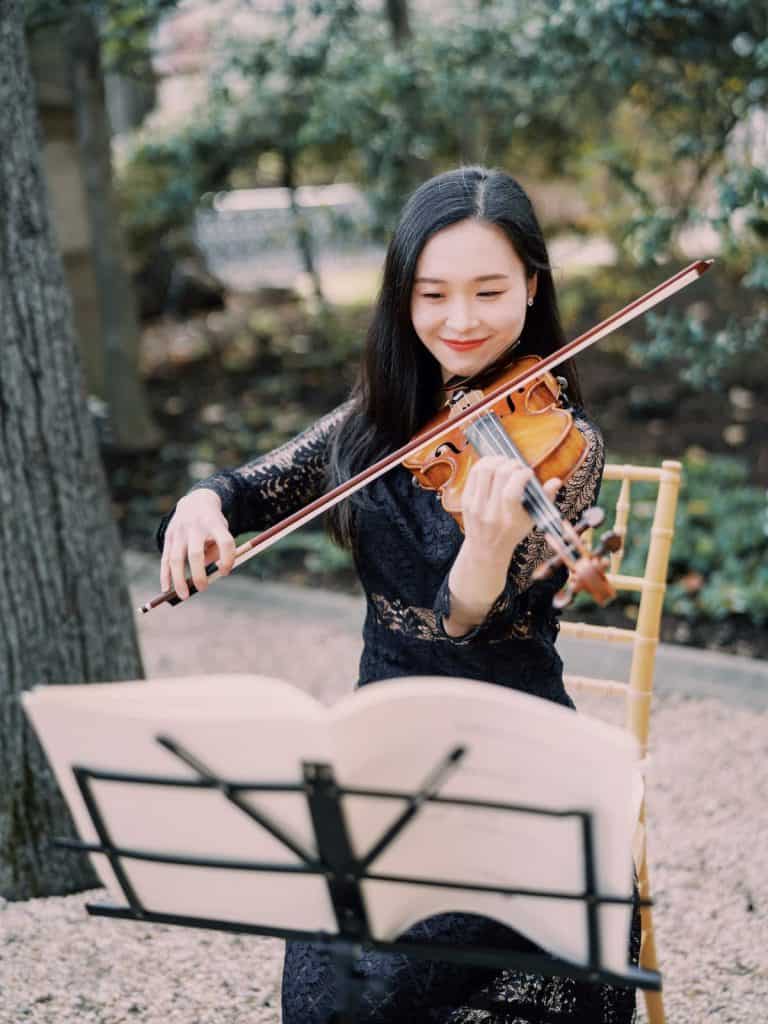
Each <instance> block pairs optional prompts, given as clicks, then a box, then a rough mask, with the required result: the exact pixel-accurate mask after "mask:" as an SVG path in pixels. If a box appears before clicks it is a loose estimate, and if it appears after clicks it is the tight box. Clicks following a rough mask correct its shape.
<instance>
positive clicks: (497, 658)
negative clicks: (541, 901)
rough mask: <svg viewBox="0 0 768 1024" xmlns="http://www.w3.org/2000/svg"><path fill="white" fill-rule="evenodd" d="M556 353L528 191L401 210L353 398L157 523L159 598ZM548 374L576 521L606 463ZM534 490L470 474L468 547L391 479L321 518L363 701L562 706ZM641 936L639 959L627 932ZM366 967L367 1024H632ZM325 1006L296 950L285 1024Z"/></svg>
mask: <svg viewBox="0 0 768 1024" xmlns="http://www.w3.org/2000/svg"><path fill="white" fill-rule="evenodd" d="M564 340H565V339H564V337H563V332H562V328H561V325H560V320H559V315H558V309H557V301H556V297H555V291H554V285H553V281H552V275H551V271H550V268H549V260H548V256H547V250H546V246H545V243H544V239H543V237H542V234H541V229H540V228H539V225H538V222H537V220H536V216H535V214H534V211H533V208H532V206H531V203H530V201H529V199H528V197H527V196H526V194H525V192H524V191H523V189H522V188H521V187H520V185H519V184H518V183H517V182H516V181H515V180H514V179H513V178H511V177H510V176H509V175H507V174H505V173H503V172H501V171H497V170H487V169H485V168H481V167H468V168H460V169H458V170H455V171H450V172H447V173H445V174H441V175H438V176H437V177H435V178H432V179H431V180H429V181H427V182H426V183H425V184H423V185H422V186H421V187H420V188H419V189H417V190H416V192H415V193H414V194H413V195H412V196H411V197H410V199H409V200H408V202H407V203H406V205H405V208H404V210H403V212H402V215H401V218H400V222H399V224H398V226H397V228H396V230H395V233H394V236H393V238H392V240H391V243H390V245H389V249H388V252H387V258H386V263H385V268H384V279H383V283H382V288H381V293H380V296H379V299H378V302H377V305H376V308H375V311H374V314H373V318H372V322H371V325H370V328H369V331H368V335H367V341H366V346H365V350H364V353H363V358H362V363H361V367H360V372H359V375H358V380H357V383H356V385H355V387H354V389H353V391H352V395H351V397H350V399H349V400H348V401H347V402H345V403H344V404H343V405H341V406H339V407H338V408H337V409H335V410H333V411H332V412H331V413H329V414H328V415H326V416H324V417H323V418H322V419H320V420H319V421H318V422H317V423H315V424H314V425H313V426H311V427H310V428H309V429H308V430H306V431H304V433H302V434H300V435H299V436H298V437H297V438H295V439H294V440H292V441H290V442H288V443H287V444H285V445H283V446H282V447H280V448H278V449H276V450H275V451H273V452H270V453H268V454H267V455H264V456H261V457H260V458H257V459H255V460H253V461H252V462H249V463H248V464H246V465H245V466H242V467H240V468H239V469H237V470H234V471H224V472H220V473H216V474H215V475H214V476H212V477H210V478H208V479H207V480H203V481H201V482H200V483H199V484H196V485H195V487H194V488H193V489H192V491H191V492H190V493H189V494H188V495H187V496H186V497H184V498H182V500H181V501H180V502H179V504H178V505H177V507H176V509H175V511H174V513H172V518H171V517H167V518H166V519H165V520H164V521H163V524H162V525H161V528H160V531H159V534H158V541H159V544H160V546H161V547H162V549H163V556H162V563H161V586H162V587H163V589H164V590H165V589H167V588H169V587H170V585H171V583H172V584H173V586H174V587H175V589H176V592H177V593H178V594H179V596H180V597H182V598H185V597H186V596H187V595H188V587H187V584H186V582H185V578H184V574H185V566H186V563H187V562H188V563H189V568H190V570H191V575H192V579H193V581H194V583H195V586H196V587H197V588H198V589H201V590H202V589H204V588H205V586H206V577H205V574H204V567H205V565H206V564H207V563H209V562H211V561H212V560H217V561H218V562H219V565H220V567H221V568H222V570H223V572H224V573H226V572H228V571H229V570H230V568H231V566H232V562H233V557H234V547H235V545H234V540H233V535H235V536H236V535H237V534H239V533H243V532H246V531H252V530H262V529H265V528H266V527H267V526H269V525H271V524H272V523H274V522H277V521H279V520H280V519H282V518H284V517H285V516H286V515H288V514H289V513H291V512H293V511H295V510H296V509H298V508H301V507H303V506H304V505H306V504H307V503H308V502H310V501H311V500H312V499H314V498H316V497H317V496H318V495H320V494H322V493H323V492H324V491H325V490H326V489H328V488H329V487H331V486H334V485H335V484H337V483H339V482H341V481H343V480H347V479H349V477H351V476H352V475H353V474H354V473H355V472H357V471H359V470H361V469H363V468H365V467H366V466H369V465H371V464H372V463H373V462H374V461H375V460H376V459H377V458H379V457H380V456H382V455H384V454H386V453H387V452H390V451H393V450H394V449H396V448H398V447H400V446H401V445H403V444H405V443H406V442H407V441H408V440H409V439H410V438H411V437H412V436H413V435H414V434H415V433H416V432H417V431H418V429H419V428H421V427H423V426H424V424H425V423H426V422H427V421H428V420H429V419H430V418H431V417H432V416H433V415H434V414H435V413H436V412H437V411H438V409H439V408H440V407H441V406H442V405H443V404H444V403H445V401H446V397H447V396H448V395H450V392H451V391H452V389H454V388H455V387H456V386H457V385H459V384H462V385H464V384H466V383H467V381H471V382H472V383H475V384H478V385H479V384H481V383H482V382H483V380H485V379H488V378H491V377H492V376H493V374H494V373H495V372H497V371H498V369H499V368H500V367H502V366H505V365H506V364H507V363H508V362H510V361H511V360H513V359H517V358H518V357H520V356H523V355H529V354H535V355H541V356H543V355H547V354H548V353H550V352H552V351H554V350H555V349H558V348H560V347H561V346H562V344H563V343H564ZM559 372H560V373H562V374H563V375H564V377H565V378H566V380H567V388H568V395H569V398H570V401H571V402H572V403H573V405H574V413H575V422H576V425H577V427H578V429H579V430H580V431H581V432H582V433H583V435H584V437H585V438H586V440H587V452H586V457H585V458H584V459H583V461H582V463H581V464H580V466H579V467H578V469H577V470H576V472H575V473H574V474H573V475H572V476H571V478H570V479H569V480H568V482H567V484H566V486H565V487H561V488H559V481H549V482H548V483H547V484H546V485H545V489H546V490H547V492H548V494H549V496H550V498H553V499H555V498H556V500H557V504H558V506H559V508H560V510H561V512H562V514H563V515H564V516H566V517H567V518H569V519H571V520H575V519H576V518H577V517H578V516H579V514H580V513H581V512H582V511H583V510H584V509H585V508H587V507H589V506H590V505H592V504H593V503H594V501H595V498H596V496H597V491H598V488H599V481H600V477H601V472H602V466H603V445H602V439H601V437H600V434H599V431H598V430H597V428H596V427H595V426H594V424H592V423H591V422H590V420H589V419H588V418H587V417H586V415H585V414H584V413H583V412H582V411H581V409H580V393H579V387H578V381H577V379H576V375H575V371H574V368H573V367H572V366H570V365H568V364H565V365H564V366H563V367H561V369H560V371H559ZM529 477H530V470H528V469H526V468H525V467H521V466H519V465H516V464H514V463H513V461H512V460H510V459H509V458H506V457H504V456H486V457H484V458H481V459H479V460H478V461H477V463H476V464H475V465H474V467H473V468H472V470H471V472H470V474H469V477H468V480H467V484H466V487H465V490H464V492H463V497H462V514H463V522H464V533H463V534H462V532H461V530H460V529H459V527H458V525H457V524H456V522H455V520H454V519H453V518H452V517H451V516H450V515H449V514H448V513H447V512H445V510H444V509H443V508H442V506H441V504H440V502H439V500H438V499H437V498H436V496H435V494H434V492H431V491H426V490H422V489H420V488H418V487H415V486H414V483H413V477H412V475H411V473H410V472H409V471H408V470H406V469H404V468H403V467H402V466H397V467H396V468H394V469H392V470H391V471H390V472H389V473H387V474H385V475H384V476H383V477H380V478H379V479H378V480H376V481H375V482H374V483H372V484H370V485H369V486H368V487H367V488H365V489H364V490H363V491H361V492H358V494H356V495H354V496H353V497H352V498H350V499H347V501H346V502H344V503H342V504H341V505H339V506H336V507H335V508H334V509H333V510H332V511H331V512H330V513H329V518H328V528H329V531H330V533H331V536H332V537H333V538H334V539H335V540H336V541H337V542H338V543H339V544H341V545H343V546H346V547H348V548H349V549H350V550H351V551H352V552H353V556H354V559H355V564H356V567H357V570H358V573H359V576H360V581H361V583H362V586H363V589H364V591H365V594H366V599H367V616H366V620H365V625H364V629H363V639H364V647H363V653H362V657H361V661H360V674H359V679H358V685H360V686H362V685H365V684H367V683H370V682H373V681H376V680H382V679H387V678H393V677H398V676H408V675H451V676H460V677H463V678H468V679H480V680H485V681H487V682H494V683H498V684H500V685H502V686H511V687H514V688H515V689H518V690H523V691H525V692H527V693H531V694H535V695H538V696H540V697H543V698H545V699H547V700H552V701H555V702H557V703H559V704H564V705H567V706H570V707H573V704H572V702H571V700H570V698H569V696H568V694H567V693H566V691H565V689H564V686H563V678H562V662H561V660H560V658H559V656H558V654H557V651H556V649H555V639H556V635H557V630H558V625H557V620H556V617H555V614H554V612H553V610H552V605H551V602H552V597H553V595H554V593H555V591H556V590H557V589H558V588H559V587H560V586H561V585H562V583H563V582H564V575H565V574H564V571H561V573H559V574H557V575H556V577H555V578H553V579H552V580H548V581H543V582H542V581H540V582H532V573H533V570H534V568H535V567H536V565H537V564H538V563H539V562H540V561H541V560H542V558H544V557H545V556H546V554H547V545H546V541H545V540H544V539H543V537H541V536H540V535H539V534H538V533H537V532H533V533H532V532H531V531H532V527H533V523H532V521H531V519H530V517H529V515H528V513H527V512H526V511H525V509H524V507H523V505H522V502H521V498H522V494H523V489H524V487H525V483H526V481H527V480H528V479H529ZM558 488H559V491H558ZM636 916H637V915H636ZM633 931H634V933H635V934H634V935H633V947H635V946H636V945H637V934H636V932H637V926H636V927H635V928H634V929H633ZM407 934H408V935H409V936H419V937H421V938H426V939H430V940H434V941H440V940H443V939H448V940H450V939H453V940H454V941H461V942H462V943H467V942H475V943H481V944H488V945H494V944H496V945H497V944H499V943H500V942H504V941H507V942H510V941H512V940H511V938H510V937H511V934H512V933H510V932H508V931H507V930H506V929H503V928H501V926H500V925H496V924H494V923H493V922H490V921H487V920H485V919H483V918H477V917H473V916H471V915H467V914H445V915H441V916H440V917H438V918H433V919H431V920H430V921H428V922H422V923H421V924H420V925H417V926H416V927H415V928H413V929H411V930H410V931H409V932H408V933H407ZM518 945H521V944H520V943H518ZM634 955H636V950H635V949H634V948H633V956H634ZM361 969H362V971H363V973H364V974H366V975H368V976H370V977H371V978H372V979H373V978H375V979H376V985H375V986H372V987H371V988H370V989H369V991H368V993H367V995H366V998H365V1003H364V1010H363V1011H361V1013H360V1015H359V1017H358V1019H359V1020H360V1021H361V1024H362V1022H366V1024H373V1022H376V1024H388V1022H394V1021H397V1022H400V1024H402V1022H404V1021H413V1022H417V1021H418V1022H420V1024H421V1022H426V1021H435V1022H437V1021H440V1022H443V1021H445V1022H447V1021H451V1022H455V1024H457V1022H459V1021H465V1020H467V1021H468V1020H472V1021H479V1020H489V1019H490V1020H493V1019H495V1018H493V1017H492V1016H491V1017H490V1018H489V1017H488V1016H487V1015H484V1014H482V1013H479V1012H478V1011H472V1010H470V1011H466V1010H461V1009H457V1008H459V1007H461V1006H463V1005H464V1004H465V1001H466V1000H467V999H469V998H470V997H471V996H472V995H473V993H476V992H477V991H478V990H479V989H480V988H481V987H482V986H483V984H485V983H487V982H489V981H490V982H491V984H492V991H493V992H495V994H496V996H497V997H501V998H503V999H504V1000H505V1002H506V1004H507V1009H506V1015H505V1017H504V1019H505V1020H510V1021H511V1020H513V1019H514V1020H515V1021H532V1020H558V1021H563V1022H565V1021H570V1022H573V1021H584V1022H587V1021H589V1024H600V1022H603V1024H609V1022H610V1024H619V1022H620V1024H625V1022H629V1021H632V1020H633V1019H634V1004H635V999H634V992H633V991H632V990H631V989H618V988H610V987H608V986H588V985H582V984H576V983H575V982H573V981H572V980H571V979H544V978H539V977H535V976H531V975H522V974H518V973H514V972H504V973H503V974H501V975H498V974H496V975H495V973H494V972H493V971H491V970H488V971H483V970H479V969H474V970H469V969H466V970H465V969H459V968H458V967H456V966H455V965H453V966H448V965H445V964H443V963H435V962H433V963H419V962H417V961H410V960H406V959H405V958H403V957H393V956H383V955H374V954H367V955H366V956H365V957H364V958H363V961H362V965H361ZM333 997H334V976H333V970H332V966H331V964H330V963H329V961H328V959H327V957H326V956H325V954H324V953H322V952H321V951H319V950H317V949H315V948H314V947H311V946H308V945H305V944H302V943H289V945H288V950H287V954H286V962H285V971H284V978H283V1021H284V1024H327V1022H328V1021H329V1020H330V1018H331V1013H332V1008H333ZM452 1008H453V1009H452Z"/></svg>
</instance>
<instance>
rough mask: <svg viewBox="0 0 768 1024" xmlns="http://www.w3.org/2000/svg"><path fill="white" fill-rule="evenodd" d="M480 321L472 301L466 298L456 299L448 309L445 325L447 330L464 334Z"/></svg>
mask: <svg viewBox="0 0 768 1024" xmlns="http://www.w3.org/2000/svg"><path fill="white" fill-rule="evenodd" d="M479 322H480V321H479V320H478V318H477V314H476V313H475V311H474V309H473V308H472V303H471V302H468V301H467V300H466V299H456V300H455V301H454V302H453V303H452V304H451V306H450V307H449V309H448V313H447V316H446V319H445V326H446V330H449V331H453V332H455V333H456V334H463V333H465V332H466V331H471V330H472V329H473V328H475V327H477V325H478V323H479Z"/></svg>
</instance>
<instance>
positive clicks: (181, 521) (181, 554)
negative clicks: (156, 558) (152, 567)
mask: <svg viewBox="0 0 768 1024" xmlns="http://www.w3.org/2000/svg"><path fill="white" fill-rule="evenodd" d="M187 561H189V568H190V574H191V576H192V582H193V583H194V584H195V586H196V587H197V589H198V590H205V588H206V587H207V586H208V577H207V576H206V575H205V567H206V565H209V564H210V563H211V562H218V564H219V570H220V572H221V573H222V575H223V576H226V575H228V574H229V572H231V570H232V566H233V564H234V561H235V538H234V537H233V536H232V534H231V533H230V532H229V524H228V523H227V520H226V519H225V518H224V516H223V515H222V512H221V498H219V496H218V494H216V492H215V491H211V490H209V489H207V488H200V489H198V490H196V491H192V492H191V493H190V494H187V495H185V496H184V497H183V498H182V499H181V500H180V501H179V503H178V504H177V505H176V511H175V512H174V513H173V518H172V519H171V521H170V523H169V524H168V529H167V531H166V534H165V543H164V545H163V555H162V559H161V561H160V587H161V589H162V590H163V591H166V590H170V588H171V582H173V589H174V590H175V591H176V593H177V595H178V596H179V597H180V598H181V599H182V601H183V600H185V599H186V598H187V597H189V587H188V586H187V581H186V572H185V563H186V562H187Z"/></svg>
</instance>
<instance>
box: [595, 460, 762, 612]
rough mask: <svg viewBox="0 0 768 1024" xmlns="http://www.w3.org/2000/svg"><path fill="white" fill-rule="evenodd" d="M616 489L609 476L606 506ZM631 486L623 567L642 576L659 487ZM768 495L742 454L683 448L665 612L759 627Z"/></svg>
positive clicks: (609, 505)
mask: <svg viewBox="0 0 768 1024" xmlns="http://www.w3.org/2000/svg"><path fill="white" fill-rule="evenodd" d="M609 461H622V460H616V459H614V458H609ZM631 461H633V462H638V461H640V460H638V459H637V458H634V457H633V458H632V460H631ZM618 488H619V484H618V482H616V481H606V482H605V483H604V485H603V489H602V491H601V493H600V504H601V506H602V507H604V508H606V509H610V508H612V507H613V505H614V504H615V501H616V496H617V494H618ZM631 493H632V508H633V511H632V515H631V516H630V526H629V535H628V537H627V546H626V553H625V556H624V560H623V562H622V566H621V571H622V573H626V574H628V575H638V576H642V574H643V569H644V566H645V559H646V556H647V552H648V533H649V530H650V525H651V521H652V519H653V508H654V501H655V495H656V488H655V486H654V485H651V484H642V483H633V484H632V492H631ZM767 499H768V495H767V494H766V492H765V491H764V490H761V489H759V488H757V487H753V486H750V485H749V483H748V476H747V470H746V467H745V466H744V464H743V463H742V462H740V461H739V460H738V459H734V458H730V457H727V456H707V455H706V454H704V453H703V452H698V451H695V452H693V451H692V452H689V453H688V454H687V455H686V457H685V459H684V460H683V478H682V486H681V490H680V499H679V504H678V511H677V517H676V520H675V537H674V541H673V544H672V550H671V553H670V569H669V580H670V585H669V587H668V588H667V592H666V595H665V600H664V609H665V611H666V612H670V613H672V614H675V615H680V616H683V617H684V618H686V619H688V620H690V621H696V620H701V619H715V620H719V619H723V618H726V617H728V616H729V615H734V614H735V615H742V616H744V617H745V618H746V619H748V620H749V621H750V622H753V623H755V624H756V625H758V626H762V625H764V624H765V623H766V622H768V500H767ZM622 600H623V601H627V602H629V601H632V602H633V603H634V601H636V596H635V595H631V596H629V595H622Z"/></svg>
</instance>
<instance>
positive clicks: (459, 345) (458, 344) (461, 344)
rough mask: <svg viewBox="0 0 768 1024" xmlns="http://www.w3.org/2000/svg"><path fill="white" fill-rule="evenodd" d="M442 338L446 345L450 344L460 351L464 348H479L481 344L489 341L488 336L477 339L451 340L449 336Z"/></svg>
mask: <svg viewBox="0 0 768 1024" xmlns="http://www.w3.org/2000/svg"><path fill="white" fill-rule="evenodd" d="M440 340H441V341H442V342H443V344H444V345H448V346H449V348H455V349H458V350H459V351H462V350H463V349H470V348H477V347H478V346H479V345H483V344H484V343H485V342H486V341H488V339H487V338H479V339H478V340H477V341H454V340H450V341H449V340H448V339H447V338H441V339H440Z"/></svg>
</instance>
